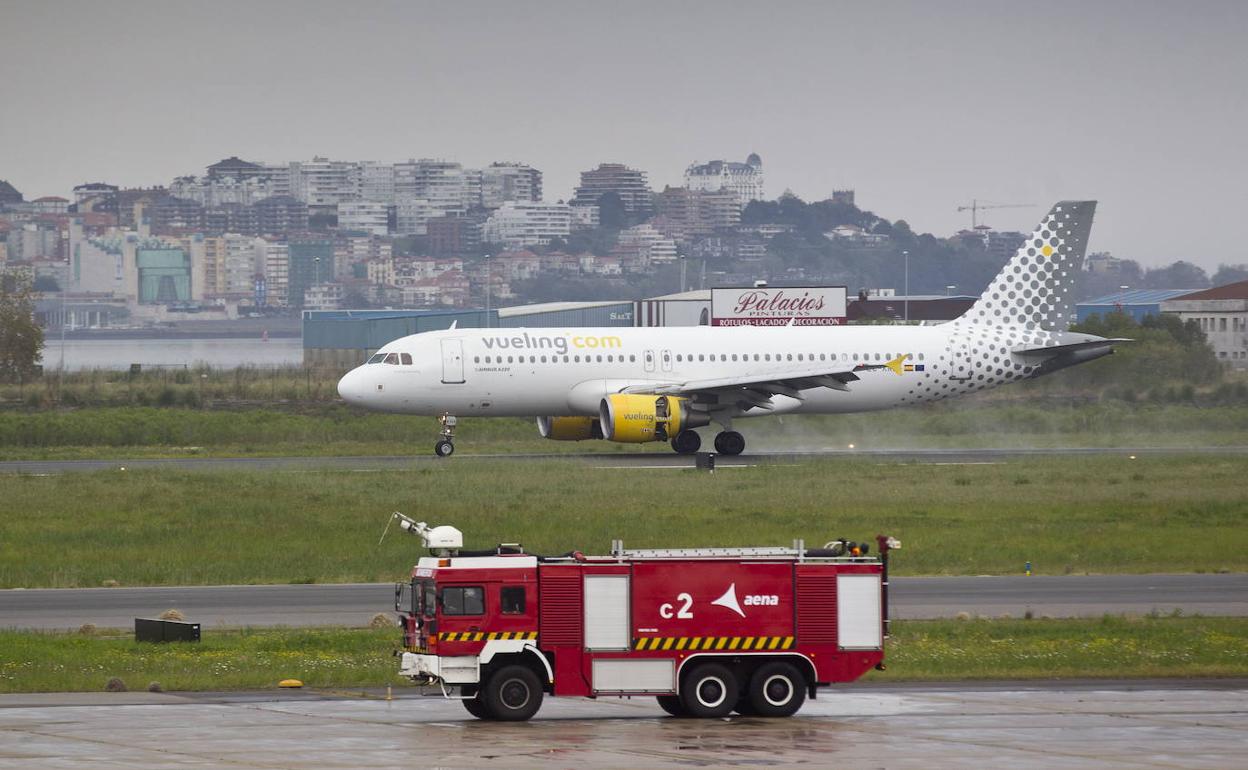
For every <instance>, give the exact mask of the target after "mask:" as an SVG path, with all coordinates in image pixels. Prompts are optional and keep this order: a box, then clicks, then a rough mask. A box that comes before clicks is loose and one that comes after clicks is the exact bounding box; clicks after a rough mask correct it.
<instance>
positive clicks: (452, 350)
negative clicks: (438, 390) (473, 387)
mask: <svg viewBox="0 0 1248 770" xmlns="http://www.w3.org/2000/svg"><path fill="white" fill-rule="evenodd" d="M463 381H464V342H463V340H442V382H444V383H446V384H448V385H454V384H458V383H461V382H463Z"/></svg>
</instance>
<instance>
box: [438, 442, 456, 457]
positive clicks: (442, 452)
mask: <svg viewBox="0 0 1248 770" xmlns="http://www.w3.org/2000/svg"><path fill="white" fill-rule="evenodd" d="M433 453H434V454H435V455H437V456H438V457H450V456H451V455H453V454H455V445H454V444H452V443H451V442H449V441H445V440H443V441H439V442H438V443H436V444H434V445H433Z"/></svg>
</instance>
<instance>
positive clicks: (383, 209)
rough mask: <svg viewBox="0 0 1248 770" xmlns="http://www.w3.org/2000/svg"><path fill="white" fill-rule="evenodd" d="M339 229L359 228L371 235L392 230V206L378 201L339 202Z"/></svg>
mask: <svg viewBox="0 0 1248 770" xmlns="http://www.w3.org/2000/svg"><path fill="white" fill-rule="evenodd" d="M338 229H339V230H358V231H361V232H365V233H368V234H369V235H387V234H389V232H390V207H389V206H387V205H386V204H385V203H381V202H378V201H369V200H361V201H344V202H342V203H339V204H338Z"/></svg>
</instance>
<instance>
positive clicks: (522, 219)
mask: <svg viewBox="0 0 1248 770" xmlns="http://www.w3.org/2000/svg"><path fill="white" fill-rule="evenodd" d="M571 232H572V207H571V206H568V205H567V204H565V203H541V202H536V201H529V202H514V201H508V202H507V203H504V204H503V205H502V206H501V207H499V209H498V210H497V211H495V212H494V213H493V214H491V215H490V218H489V219H487V220H485V225H484V226H483V227H482V232H481V238H482V240H484V241H486V242H488V243H502V244H504V245H505V246H507V248H513V249H514V248H523V247H525V246H544V245H546V244H548V243H550V242H551V241H552V240H554V239H555V238H567V237H568V235H569V234H570V233H571Z"/></svg>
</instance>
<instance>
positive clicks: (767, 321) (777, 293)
mask: <svg viewBox="0 0 1248 770" xmlns="http://www.w3.org/2000/svg"><path fill="white" fill-rule="evenodd" d="M845 306H846V294H845V287H844V286H762V287H750V288H736V289H711V326H787V325H789V323H790V322H792V324H793V325H794V326H840V325H842V324H844V323H845Z"/></svg>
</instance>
